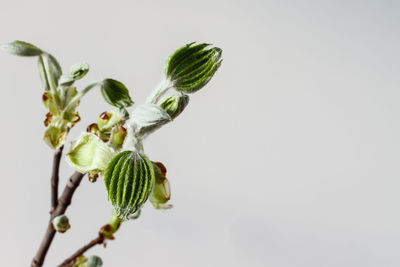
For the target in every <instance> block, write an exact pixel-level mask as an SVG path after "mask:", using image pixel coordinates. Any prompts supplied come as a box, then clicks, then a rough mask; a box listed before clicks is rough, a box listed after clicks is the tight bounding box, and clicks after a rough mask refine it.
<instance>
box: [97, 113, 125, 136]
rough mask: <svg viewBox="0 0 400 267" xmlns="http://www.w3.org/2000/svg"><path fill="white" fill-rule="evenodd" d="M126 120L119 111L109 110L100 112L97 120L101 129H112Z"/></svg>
mask: <svg viewBox="0 0 400 267" xmlns="http://www.w3.org/2000/svg"><path fill="white" fill-rule="evenodd" d="M123 122H124V120H123V119H122V115H121V114H119V112H118V111H114V110H112V111H107V112H103V113H101V114H100V116H99V119H98V120H97V126H98V127H99V130H100V131H110V130H111V128H112V127H114V126H115V125H117V124H122V123H123Z"/></svg>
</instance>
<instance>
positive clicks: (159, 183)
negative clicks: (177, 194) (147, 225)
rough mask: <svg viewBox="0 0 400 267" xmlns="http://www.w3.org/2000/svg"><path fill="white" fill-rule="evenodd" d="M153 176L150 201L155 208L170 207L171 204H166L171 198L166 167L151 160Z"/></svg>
mask: <svg viewBox="0 0 400 267" xmlns="http://www.w3.org/2000/svg"><path fill="white" fill-rule="evenodd" d="M152 163H153V169H154V176H155V183H154V188H153V192H152V193H151V196H150V202H151V204H153V207H154V208H155V209H170V208H172V205H170V204H166V203H167V202H168V200H170V198H171V188H170V185H169V182H168V179H167V177H165V175H166V173H167V169H166V168H165V166H164V165H163V164H162V163H161V162H152Z"/></svg>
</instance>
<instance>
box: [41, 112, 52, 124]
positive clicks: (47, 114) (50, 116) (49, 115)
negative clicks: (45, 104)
mask: <svg viewBox="0 0 400 267" xmlns="http://www.w3.org/2000/svg"><path fill="white" fill-rule="evenodd" d="M52 117H53V114H51V113H50V112H47V113H46V119H45V120H44V121H43V123H44V126H46V127H47V126H49V124H50V123H51V118H52Z"/></svg>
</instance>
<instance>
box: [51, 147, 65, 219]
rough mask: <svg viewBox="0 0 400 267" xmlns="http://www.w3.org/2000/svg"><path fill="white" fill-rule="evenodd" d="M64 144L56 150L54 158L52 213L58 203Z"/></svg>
mask: <svg viewBox="0 0 400 267" xmlns="http://www.w3.org/2000/svg"><path fill="white" fill-rule="evenodd" d="M63 148H64V146H61V147H59V148H58V149H57V150H56V151H55V152H54V158H53V170H52V173H51V207H50V214H52V213H53V212H54V210H55V209H56V207H57V204H58V181H59V169H60V160H61V156H62V151H63Z"/></svg>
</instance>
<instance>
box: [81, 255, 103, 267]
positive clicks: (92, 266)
mask: <svg viewBox="0 0 400 267" xmlns="http://www.w3.org/2000/svg"><path fill="white" fill-rule="evenodd" d="M85 264H86V265H85V267H101V266H103V261H102V260H101V258H100V257H98V256H95V255H92V256H90V257H89V258H87V261H86V263H85Z"/></svg>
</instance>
